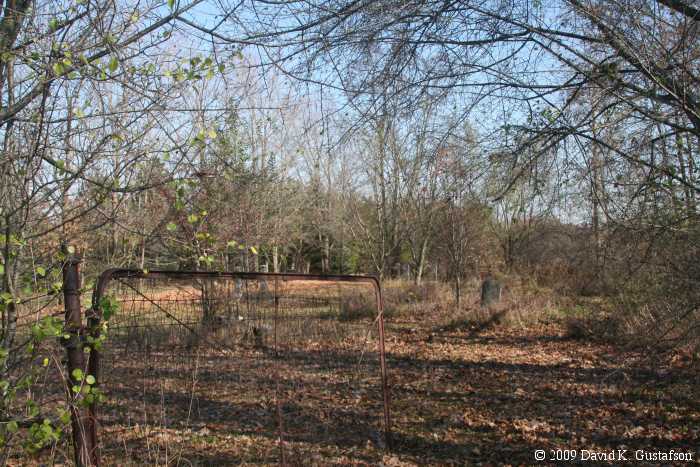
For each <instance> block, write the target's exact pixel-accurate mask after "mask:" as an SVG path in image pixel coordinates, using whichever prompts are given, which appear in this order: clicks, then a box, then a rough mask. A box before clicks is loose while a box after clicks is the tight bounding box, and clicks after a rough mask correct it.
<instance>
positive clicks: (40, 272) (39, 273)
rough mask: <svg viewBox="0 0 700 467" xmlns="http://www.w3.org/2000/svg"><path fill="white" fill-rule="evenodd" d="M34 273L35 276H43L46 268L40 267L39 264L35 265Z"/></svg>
mask: <svg viewBox="0 0 700 467" xmlns="http://www.w3.org/2000/svg"><path fill="white" fill-rule="evenodd" d="M36 274H37V276H39V277H44V276H45V275H46V269H44V268H43V267H41V266H37V267H36Z"/></svg>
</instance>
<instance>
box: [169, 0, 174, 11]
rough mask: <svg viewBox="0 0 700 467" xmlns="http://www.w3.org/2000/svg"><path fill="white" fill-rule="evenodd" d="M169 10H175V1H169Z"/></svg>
mask: <svg viewBox="0 0 700 467" xmlns="http://www.w3.org/2000/svg"><path fill="white" fill-rule="evenodd" d="M168 8H170V9H171V10H172V9H173V8H175V0H168Z"/></svg>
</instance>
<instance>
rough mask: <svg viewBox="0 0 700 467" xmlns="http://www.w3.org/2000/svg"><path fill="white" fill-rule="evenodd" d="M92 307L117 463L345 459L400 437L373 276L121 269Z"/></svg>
mask: <svg viewBox="0 0 700 467" xmlns="http://www.w3.org/2000/svg"><path fill="white" fill-rule="evenodd" d="M93 310H98V311H99V313H93V315H92V317H91V320H92V326H91V328H92V329H102V332H103V333H104V336H103V339H104V342H102V343H101V344H100V348H99V351H93V352H94V355H93V356H92V357H91V361H90V365H91V369H89V370H88V371H89V372H90V373H93V374H94V375H96V376H97V384H96V385H95V386H99V390H100V391H101V392H102V393H103V394H104V399H103V400H102V401H100V402H95V403H93V405H92V416H93V417H94V419H95V420H96V421H97V425H96V426H95V427H94V428H91V427H88V430H87V431H90V429H94V430H95V431H96V435H95V439H96V443H97V445H98V446H99V450H98V456H99V457H101V458H102V459H103V461H104V463H109V464H112V463H113V462H119V463H121V464H122V465H125V464H128V463H130V462H131V463H134V464H143V463H148V464H173V465H178V464H179V465H220V464H240V463H281V464H289V465H300V464H304V465H307V464H309V463H310V460H313V459H336V460H338V462H340V463H342V459H343V456H344V455H346V454H347V453H348V452H351V451H353V450H354V449H358V448H362V449H366V448H367V446H372V448H373V449H376V450H381V449H382V448H383V447H384V446H385V445H386V443H387V442H388V433H389V407H388V394H387V385H386V367H385V364H384V354H383V349H384V342H383V340H384V339H383V338H384V336H383V332H384V331H383V322H382V313H381V294H380V291H379V288H378V283H377V282H376V280H374V279H373V278H366V277H356V276H310V275H294V274H254V273H226V274H224V273H221V274H218V273H182V272H177V273H175V272H149V273H148V274H144V273H143V272H141V271H129V270H113V271H107V272H106V273H105V274H103V276H102V277H101V279H100V281H99V282H98V285H97V287H96V290H95V294H94V297H93ZM105 312H106V313H105ZM100 314H102V315H104V316H102V318H104V319H103V322H104V323H106V325H105V326H96V324H97V323H98V321H99V318H100ZM95 337H96V336H93V338H95ZM311 463H313V462H311Z"/></svg>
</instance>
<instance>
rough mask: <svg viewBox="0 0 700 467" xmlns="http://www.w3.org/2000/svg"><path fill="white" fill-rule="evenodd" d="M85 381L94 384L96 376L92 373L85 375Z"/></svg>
mask: <svg viewBox="0 0 700 467" xmlns="http://www.w3.org/2000/svg"><path fill="white" fill-rule="evenodd" d="M85 382H86V383H88V384H89V385H91V386H92V385H93V384H95V377H94V376H92V375H87V376H86V377H85Z"/></svg>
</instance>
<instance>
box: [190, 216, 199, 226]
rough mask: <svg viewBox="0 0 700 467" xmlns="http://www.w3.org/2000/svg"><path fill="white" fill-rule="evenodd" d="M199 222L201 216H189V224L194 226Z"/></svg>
mask: <svg viewBox="0 0 700 467" xmlns="http://www.w3.org/2000/svg"><path fill="white" fill-rule="evenodd" d="M198 220H199V216H197V214H190V215H189V216H187V222H189V223H190V224H194V223H195V222H197V221H198Z"/></svg>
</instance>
